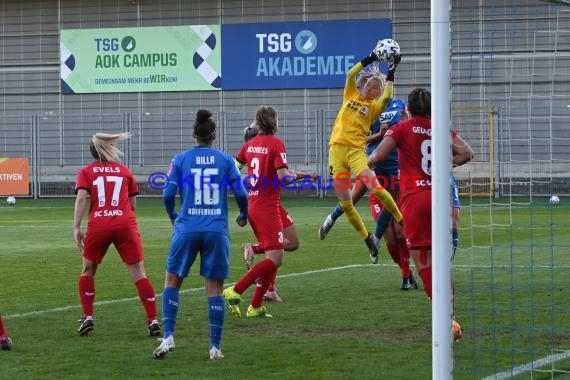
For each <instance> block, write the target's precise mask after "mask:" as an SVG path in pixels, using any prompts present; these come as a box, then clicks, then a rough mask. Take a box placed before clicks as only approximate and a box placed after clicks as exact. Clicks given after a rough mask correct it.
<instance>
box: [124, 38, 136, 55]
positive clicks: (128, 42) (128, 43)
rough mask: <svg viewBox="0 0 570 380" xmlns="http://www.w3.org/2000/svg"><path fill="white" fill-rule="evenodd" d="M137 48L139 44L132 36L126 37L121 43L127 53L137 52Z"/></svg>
mask: <svg viewBox="0 0 570 380" xmlns="http://www.w3.org/2000/svg"><path fill="white" fill-rule="evenodd" d="M136 46H137V42H136V41H135V39H134V38H133V37H132V36H126V37H124V38H123V40H122V41H121V48H122V49H123V50H124V51H125V52H127V53H130V52H131V51H133V50H135V47H136Z"/></svg>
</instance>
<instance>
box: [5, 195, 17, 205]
mask: <svg viewBox="0 0 570 380" xmlns="http://www.w3.org/2000/svg"><path fill="white" fill-rule="evenodd" d="M6 203H8V205H9V206H13V205H15V204H16V198H15V197H13V196H11V195H10V196H9V197H8V198H6Z"/></svg>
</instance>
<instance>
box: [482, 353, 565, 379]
mask: <svg viewBox="0 0 570 380" xmlns="http://www.w3.org/2000/svg"><path fill="white" fill-rule="evenodd" d="M569 357H570V351H564V352H563V353H561V354H552V355H548V356H547V357H544V358H542V359H538V360H535V361H533V362H530V363H526V364H523V365H520V366H518V367H515V368H513V369H511V370H510V371H504V372H499V373H496V374H494V375H492V376H487V377H485V378H484V379H482V380H504V379H510V378H512V377H515V376H518V375H521V374H523V373H526V372H530V371H532V370H533V369H535V368H540V367H544V366H545V365H548V364H552V363H554V362H557V361H559V360H564V359H567V358H569Z"/></svg>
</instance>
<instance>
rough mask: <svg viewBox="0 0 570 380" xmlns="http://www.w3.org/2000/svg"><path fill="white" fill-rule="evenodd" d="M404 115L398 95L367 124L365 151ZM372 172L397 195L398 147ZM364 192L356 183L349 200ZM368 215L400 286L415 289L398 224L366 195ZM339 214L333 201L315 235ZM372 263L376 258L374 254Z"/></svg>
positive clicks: (322, 232) (321, 234) (322, 233)
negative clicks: (398, 273) (396, 269)
mask: <svg viewBox="0 0 570 380" xmlns="http://www.w3.org/2000/svg"><path fill="white" fill-rule="evenodd" d="M406 119H407V112H406V102H405V101H404V100H402V99H393V100H391V101H390V102H389V103H388V104H387V105H386V108H385V109H384V112H382V114H381V115H380V116H379V117H378V118H377V119H376V120H375V121H374V123H373V124H372V127H371V128H370V134H369V135H368V136H367V137H366V155H370V153H372V152H373V151H374V149H375V148H376V147H377V146H378V144H380V142H381V141H382V138H383V137H384V134H385V133H386V131H387V130H388V129H389V128H390V127H392V126H393V125H395V124H397V123H399V122H400V121H404V120H406ZM374 173H375V175H376V178H377V179H378V183H379V184H380V186H382V187H383V188H385V189H386V190H387V191H388V192H389V193H390V195H391V196H392V197H393V198H394V199H398V193H399V184H398V182H399V164H398V150H397V149H394V151H393V152H392V153H390V155H389V156H388V158H386V159H385V160H384V161H382V162H381V163H379V164H378V165H376V166H375V168H374ZM364 194H366V188H365V187H364V186H356V187H355V189H353V191H352V201H353V203H354V204H356V202H358V200H360V198H362V196H363V195H364ZM369 201H370V208H371V212H372V217H373V218H374V220H375V221H376V231H375V236H376V237H377V238H378V239H380V238H382V237H384V240H385V242H386V247H387V249H388V253H389V254H390V257H391V258H392V260H393V261H394V262H395V263H396V264H398V266H399V267H400V269H401V271H402V283H401V285H400V289H402V290H409V289H417V288H418V284H417V282H416V280H415V278H414V275H413V273H412V271H411V270H410V252H409V250H408V247H407V245H406V239H405V238H404V235H403V232H402V227H401V225H400V224H398V223H394V222H393V220H392V215H391V214H390V213H388V212H387V211H386V210H384V208H383V207H382V204H381V203H380V201H379V200H378V199H377V198H376V197H369ZM342 214H343V211H342V209H341V208H340V205H338V204H337V205H336V207H335V208H334V209H333V211H332V213H331V214H330V215H327V217H326V219H325V221H324V223H323V225H322V226H321V227H320V228H319V238H320V239H321V240H323V239H324V238H325V237H326V236H327V234H328V232H329V231H330V230H331V228H332V227H333V225H334V223H335V222H336V220H337V219H338V218H339V217H340V216H341V215H342ZM375 259H376V260H375V261H373V263H374V264H376V263H377V262H378V261H377V260H378V257H377V256H376V257H375Z"/></svg>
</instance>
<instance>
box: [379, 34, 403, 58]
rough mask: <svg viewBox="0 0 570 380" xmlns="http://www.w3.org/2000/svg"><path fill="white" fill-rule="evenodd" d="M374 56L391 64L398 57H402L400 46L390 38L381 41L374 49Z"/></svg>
mask: <svg viewBox="0 0 570 380" xmlns="http://www.w3.org/2000/svg"><path fill="white" fill-rule="evenodd" d="M374 54H376V56H377V57H378V59H380V60H382V61H384V62H388V63H391V62H393V61H394V59H395V58H396V56H398V55H400V45H398V43H397V42H396V41H395V40H392V39H390V38H387V39H384V40H380V41H378V43H376V46H375V47H374Z"/></svg>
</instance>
